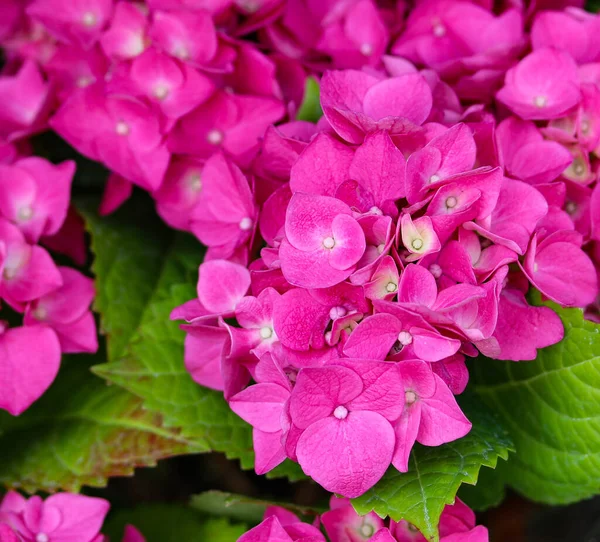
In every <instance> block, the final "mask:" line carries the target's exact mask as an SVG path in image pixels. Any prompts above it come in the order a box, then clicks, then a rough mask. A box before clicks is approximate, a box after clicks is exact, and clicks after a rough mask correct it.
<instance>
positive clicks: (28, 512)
mask: <svg viewBox="0 0 600 542" xmlns="http://www.w3.org/2000/svg"><path fill="white" fill-rule="evenodd" d="M109 508H110V504H109V502H108V501H105V500H104V499H99V498H96V497H86V496H84V495H75V494H72V493H56V494H55V495H52V496H50V497H48V498H47V499H46V500H42V498H41V497H38V496H34V497H30V498H29V499H26V498H25V497H23V496H22V495H20V494H19V493H17V492H15V491H9V492H8V493H7V494H6V495H5V496H4V499H3V500H2V502H1V503H0V542H68V541H73V542H74V541H77V542H108V539H107V538H106V537H105V536H104V535H102V534H101V533H100V529H101V528H102V524H103V523H104V518H105V517H106V514H107V513H108V510H109ZM122 542H145V539H144V537H143V536H142V535H141V534H140V532H139V531H138V530H137V529H136V528H135V527H133V526H131V525H128V526H127V527H126V529H125V534H124V537H123V541H122Z"/></svg>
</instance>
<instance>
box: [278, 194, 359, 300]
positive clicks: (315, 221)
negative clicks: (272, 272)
mask: <svg viewBox="0 0 600 542" xmlns="http://www.w3.org/2000/svg"><path fill="white" fill-rule="evenodd" d="M285 235H286V237H285V239H284V240H283V241H282V244H281V247H280V249H279V257H280V259H281V268H282V271H283V274H284V276H285V277H286V279H287V280H288V282H290V283H291V284H294V285H296V286H301V287H304V288H327V287H329V286H334V285H335V284H338V283H339V282H342V281H343V280H345V279H346V278H347V277H348V276H350V274H351V273H352V272H353V271H354V269H355V268H356V264H357V263H358V261H359V260H360V258H361V257H362V255H363V253H364V251H365V247H366V243H365V235H364V232H363V230H362V228H361V227H360V224H359V223H358V222H357V221H356V220H355V219H354V218H353V217H352V211H351V210H350V207H348V206H347V205H346V204H345V203H343V202H342V201H340V200H337V199H334V198H330V197H327V196H312V195H309V194H303V193H296V194H294V196H293V197H292V199H291V201H290V204H289V206H288V209H287V213H286V219H285Z"/></svg>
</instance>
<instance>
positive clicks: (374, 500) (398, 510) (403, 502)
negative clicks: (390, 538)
mask: <svg viewBox="0 0 600 542" xmlns="http://www.w3.org/2000/svg"><path fill="white" fill-rule="evenodd" d="M461 407H462V409H463V411H464V412H465V414H466V415H467V417H468V418H469V420H470V421H471V422H472V423H473V429H471V431H470V433H469V434H468V435H467V436H466V437H464V438H462V439H459V440H457V441H455V442H451V443H449V444H445V445H443V446H438V447H435V448H428V447H425V446H421V445H418V444H417V445H416V446H415V448H414V449H413V452H412V454H411V457H410V462H409V467H408V468H409V471H408V472H407V473H404V474H402V473H400V472H398V471H397V470H396V469H394V468H393V467H391V468H390V469H389V470H388V472H387V473H386V474H385V476H384V477H383V478H382V479H381V480H380V481H379V483H378V484H377V485H375V486H374V487H373V488H371V489H370V490H369V491H367V493H365V494H364V495H362V496H361V497H358V498H357V499H354V500H353V501H352V503H353V505H354V507H355V508H356V510H357V511H358V513H359V514H366V513H367V512H369V511H371V510H375V512H377V513H378V514H379V515H380V516H382V517H385V516H391V517H392V518H393V519H394V520H400V519H405V520H407V521H409V522H410V523H412V524H413V525H415V526H416V527H418V528H419V530H420V531H421V532H422V533H423V534H424V535H425V536H426V537H427V538H428V539H430V540H435V541H437V540H438V533H437V526H438V523H439V518H440V515H441V513H442V510H443V509H444V506H445V505H446V504H451V503H452V502H454V498H455V496H456V492H457V491H458V488H459V487H460V485H461V484H462V483H463V482H465V483H468V484H475V483H476V482H477V476H478V473H479V469H480V468H481V467H482V466H486V467H492V468H494V467H495V466H496V463H497V461H498V458H499V457H501V458H502V459H507V457H508V452H509V451H510V450H511V449H512V443H511V440H510V438H509V437H508V435H507V433H506V431H504V429H503V428H502V426H501V425H500V424H499V422H498V420H497V419H496V417H495V416H494V415H493V414H492V413H490V412H489V411H488V410H487V409H486V408H485V406H483V405H481V404H480V402H479V401H478V400H477V399H474V398H473V397H463V398H462V400H461ZM511 459H512V458H511Z"/></svg>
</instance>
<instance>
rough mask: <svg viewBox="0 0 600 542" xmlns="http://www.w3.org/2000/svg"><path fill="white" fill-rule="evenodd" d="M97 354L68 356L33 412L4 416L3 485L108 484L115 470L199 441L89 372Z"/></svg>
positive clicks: (119, 472)
mask: <svg viewBox="0 0 600 542" xmlns="http://www.w3.org/2000/svg"><path fill="white" fill-rule="evenodd" d="M88 364H89V356H71V357H69V358H67V359H63V366H62V368H61V372H60V374H59V377H58V378H57V379H56V381H55V382H54V384H53V385H52V387H51V388H50V390H49V391H48V392H47V393H46V394H45V395H44V396H43V397H42V399H41V400H39V401H38V402H37V403H35V404H34V405H33V407H31V408H30V409H29V410H28V411H27V412H26V413H25V414H23V415H21V416H19V417H18V418H12V417H10V416H9V415H8V414H6V413H2V415H0V484H2V485H6V486H9V487H15V488H17V487H20V488H23V489H24V490H26V491H28V492H35V491H38V490H44V491H56V490H59V489H62V490H67V491H77V490H79V488H80V487H81V486H82V485H90V486H98V487H101V486H104V485H105V484H106V480H107V478H108V477H110V476H123V475H131V474H133V469H134V467H138V466H152V465H154V464H155V463H156V461H157V460H158V459H161V458H163V457H168V456H172V455H177V454H181V453H186V452H187V453H191V452H193V451H195V450H196V445H195V444H194V443H192V442H190V441H189V440H188V439H186V438H184V437H183V436H181V434H180V432H179V431H177V430H169V429H164V428H163V426H162V419H161V417H160V415H158V414H156V413H151V412H148V411H146V410H144V409H143V408H142V401H141V400H140V399H139V398H138V397H136V396H135V395H132V394H131V393H128V392H127V391H125V390H123V389H120V388H118V387H116V386H111V387H108V386H107V385H106V384H105V383H104V382H103V381H102V380H101V379H99V378H97V377H95V376H94V375H92V374H91V372H90V371H89V366H88Z"/></svg>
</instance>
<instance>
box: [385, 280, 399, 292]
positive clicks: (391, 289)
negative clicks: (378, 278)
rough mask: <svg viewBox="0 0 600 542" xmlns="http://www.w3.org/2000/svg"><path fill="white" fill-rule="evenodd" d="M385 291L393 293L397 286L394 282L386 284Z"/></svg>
mask: <svg viewBox="0 0 600 542" xmlns="http://www.w3.org/2000/svg"><path fill="white" fill-rule="evenodd" d="M385 289H386V291H387V292H389V293H390V294H391V293H392V292H395V291H396V290H397V289H398V285H397V284H396V283H395V282H388V283H387V284H386V285H385Z"/></svg>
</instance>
